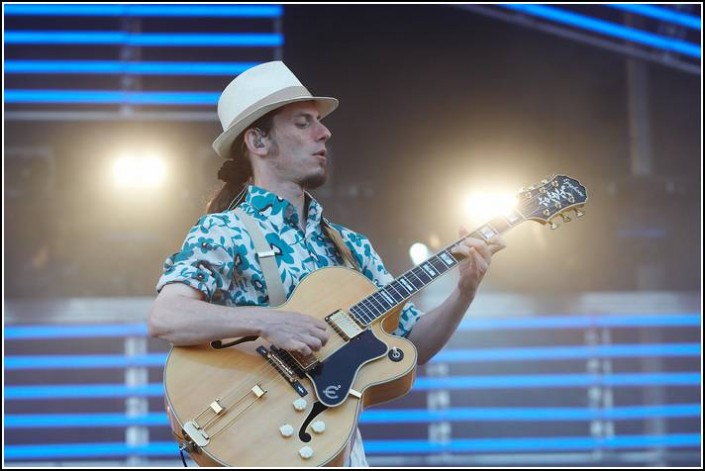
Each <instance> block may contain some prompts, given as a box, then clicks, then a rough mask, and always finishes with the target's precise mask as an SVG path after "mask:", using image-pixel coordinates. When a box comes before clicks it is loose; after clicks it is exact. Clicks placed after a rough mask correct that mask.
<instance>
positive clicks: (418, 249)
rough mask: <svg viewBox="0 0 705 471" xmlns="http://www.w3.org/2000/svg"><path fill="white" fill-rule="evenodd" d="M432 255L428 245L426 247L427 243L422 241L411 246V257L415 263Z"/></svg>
mask: <svg viewBox="0 0 705 471" xmlns="http://www.w3.org/2000/svg"><path fill="white" fill-rule="evenodd" d="M430 255H431V252H430V251H429V250H428V247H426V244H422V243H421V242H416V243H415V244H413V245H412V246H411V247H410V248H409V257H411V261H412V262H413V263H414V265H418V264H419V263H421V262H423V261H424V260H426V259H427V258H428V257H429V256H430Z"/></svg>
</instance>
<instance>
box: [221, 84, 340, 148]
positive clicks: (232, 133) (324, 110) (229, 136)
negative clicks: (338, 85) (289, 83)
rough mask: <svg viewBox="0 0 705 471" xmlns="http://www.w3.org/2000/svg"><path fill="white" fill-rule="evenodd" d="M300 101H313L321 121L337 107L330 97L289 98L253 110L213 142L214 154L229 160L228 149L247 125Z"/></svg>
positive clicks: (336, 101)
mask: <svg viewBox="0 0 705 471" xmlns="http://www.w3.org/2000/svg"><path fill="white" fill-rule="evenodd" d="M300 101H313V102H314V103H315V105H316V108H318V112H319V113H320V115H321V119H323V118H324V117H326V116H327V115H329V114H330V113H331V112H332V111H333V110H335V109H336V108H337V107H338V100H337V99H335V98H330V97H311V96H305V97H298V98H289V99H287V100H282V101H278V102H276V103H269V104H268V105H266V106H263V107H261V108H258V109H256V110H253V111H252V113H250V114H249V115H248V116H246V117H244V118H242V119H240V120H239V121H238V122H237V123H235V124H234V125H233V126H230V127H229V128H228V129H226V130H225V131H223V133H222V134H221V135H220V136H218V137H217V138H216V140H215V141H213V149H214V150H215V152H216V153H217V154H218V155H219V156H221V157H222V158H224V159H228V158H230V147H231V146H232V145H233V142H235V139H237V137H238V136H239V135H240V133H242V132H243V131H244V130H245V129H247V127H248V126H249V125H251V124H252V123H254V122H255V121H257V120H258V119H260V118H261V117H262V116H264V115H266V114H267V113H269V112H270V111H273V110H276V109H277V108H281V107H282V106H285V105H288V104H289V103H297V102H300Z"/></svg>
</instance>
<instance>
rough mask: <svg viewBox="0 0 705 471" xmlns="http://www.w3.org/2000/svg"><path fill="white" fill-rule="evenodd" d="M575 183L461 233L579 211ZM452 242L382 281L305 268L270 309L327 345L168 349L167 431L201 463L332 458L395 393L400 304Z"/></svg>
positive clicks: (449, 264) (435, 271)
mask: <svg viewBox="0 0 705 471" xmlns="http://www.w3.org/2000/svg"><path fill="white" fill-rule="evenodd" d="M586 202H587V192H586V190H585V188H584V187H583V186H582V185H581V184H580V183H579V182H578V181H577V180H575V179H573V178H570V177H566V176H555V177H553V178H552V179H550V180H544V181H542V182H541V184H540V185H537V186H535V187H529V188H528V189H524V190H522V191H521V192H520V193H519V194H518V205H517V208H516V209H515V210H513V211H512V212H511V213H509V214H508V215H505V216H502V217H498V218H495V219H493V220H492V221H490V222H488V223H487V224H485V225H483V226H481V227H480V228H478V229H477V230H476V231H474V232H472V233H471V234H469V235H468V236H466V237H476V238H482V239H485V240H488V239H490V238H491V237H493V236H494V235H496V234H500V233H503V232H505V231H507V230H508V229H510V228H512V227H514V226H516V225H518V224H519V223H521V222H523V221H528V220H534V221H538V222H540V223H543V224H548V223H550V224H551V226H552V227H554V228H555V222H554V220H555V218H556V217H557V216H561V217H563V218H564V220H568V218H569V216H568V214H567V213H568V212H569V211H574V212H575V213H576V214H577V215H578V216H581V215H582V212H581V211H580V208H581V207H582V206H583V205H584V204H585V203H586ZM461 241H462V239H461V240H459V241H456V242H455V243H454V244H452V245H450V246H449V247H447V248H446V249H444V250H442V251H440V252H439V253H437V254H436V255H434V256H433V257H431V258H429V259H428V260H426V261H425V262H423V263H421V264H419V265H418V266H416V267H414V268H413V269H411V270H409V271H407V272H406V273H404V274H403V275H401V276H399V277H398V278H396V279H395V280H394V281H392V282H391V283H389V284H388V285H386V286H385V287H384V288H382V289H378V288H377V287H376V286H375V285H374V284H373V283H372V282H371V281H370V280H368V279H367V278H365V277H364V276H362V275H361V274H360V273H358V272H356V271H354V270H351V269H348V268H344V267H331V268H323V269H320V270H317V271H315V272H313V273H311V274H310V275H308V276H307V277H305V278H304V279H303V280H301V282H300V283H299V285H298V286H297V287H296V289H295V290H294V292H293V293H292V295H291V297H290V298H289V300H288V301H287V302H286V303H284V304H283V305H281V306H279V307H277V308H273V309H277V310H285V311H296V312H302V313H305V314H309V315H311V316H314V317H317V318H319V319H323V320H324V321H325V322H326V323H327V324H328V325H329V326H330V327H331V331H332V332H331V337H330V339H329V341H328V343H327V344H326V345H325V347H323V348H322V349H321V350H319V351H318V352H315V354H312V355H309V356H303V355H301V354H298V353H296V352H287V351H285V350H281V349H279V348H277V346H276V345H269V344H267V343H266V342H263V341H262V339H257V340H254V341H249V342H246V343H240V344H238V345H236V346H232V347H229V348H225V349H214V348H212V347H210V346H197V347H174V348H172V349H171V352H170V353H169V356H168V358H167V361H166V367H165V371H164V387H165V393H166V397H165V400H166V407H167V413H168V415H169V420H170V424H171V429H172V431H173V433H174V435H175V436H176V439H177V441H178V442H179V443H180V445H181V448H182V450H186V451H188V452H189V453H190V455H191V457H192V458H193V460H194V461H195V462H196V463H198V464H200V465H202V466H244V467H256V466H286V467H290V466H342V465H343V464H344V462H345V460H346V458H347V456H348V454H349V452H350V443H351V440H352V438H353V437H354V433H355V428H356V426H357V422H358V417H359V415H360V412H361V411H362V410H363V409H365V408H366V407H368V406H371V405H374V404H378V403H381V402H385V401H389V400H391V399H395V398H398V397H400V396H402V395H404V394H406V393H407V392H408V391H409V390H410V389H411V386H412V384H413V381H414V377H415V370H416V349H415V348H414V346H413V344H412V343H411V342H410V341H408V340H406V339H404V338H401V337H396V336H393V335H391V334H390V332H392V331H394V329H395V328H396V326H397V324H398V322H399V314H400V312H401V308H402V306H403V305H404V304H405V302H406V301H407V300H408V299H409V298H410V297H411V296H413V295H414V294H416V293H418V292H419V291H420V290H421V289H423V288H424V287H426V286H427V285H428V284H430V283H431V282H432V281H434V280H435V279H437V278H438V277H440V276H441V275H443V274H444V273H446V272H448V271H449V270H450V269H452V268H453V267H455V266H456V265H457V264H458V263H459V262H460V259H459V258H458V257H457V256H454V255H453V254H452V253H451V249H452V248H453V247H454V245H456V244H458V243H460V242H461Z"/></svg>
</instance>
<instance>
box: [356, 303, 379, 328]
mask: <svg viewBox="0 0 705 471" xmlns="http://www.w3.org/2000/svg"><path fill="white" fill-rule="evenodd" d="M353 310H354V311H355V314H356V315H357V317H358V319H359V320H361V321H362V323H363V324H369V323H370V322H372V321H373V320H375V316H370V315H369V312H367V309H366V308H365V306H364V305H363V304H362V303H358V304H356V305H355V306H353V308H352V309H351V311H353Z"/></svg>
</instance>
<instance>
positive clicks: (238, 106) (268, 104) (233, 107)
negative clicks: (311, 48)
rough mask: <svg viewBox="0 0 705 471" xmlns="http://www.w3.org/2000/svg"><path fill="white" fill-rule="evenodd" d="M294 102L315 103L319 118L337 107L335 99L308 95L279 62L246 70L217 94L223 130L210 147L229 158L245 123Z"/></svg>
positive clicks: (249, 122)
mask: <svg viewBox="0 0 705 471" xmlns="http://www.w3.org/2000/svg"><path fill="white" fill-rule="evenodd" d="M297 101H313V102H315V103H316V106H317V108H318V112H319V113H320V114H321V118H323V117H324V116H326V115H327V114H329V113H330V112H331V111H333V110H334V109H336V108H337V107H338V100H336V99H335V98H329V97H315V96H312V95H311V92H309V91H308V90H307V89H306V87H304V86H303V85H302V84H301V82H300V81H299V79H297V78H296V76H295V75H294V74H293V72H291V70H289V69H288V68H287V66H286V65H284V63H283V62H281V61H274V62H265V63H264V64H260V65H257V66H255V67H252V68H251V69H247V70H246V71H244V72H243V73H241V74H240V75H238V76H237V77H236V78H235V79H234V80H233V81H232V82H230V84H229V85H228V86H227V87H225V90H223V94H222V95H220V99H219V100H218V118H220V124H222V125H223V133H222V134H221V135H220V136H218V138H217V139H216V140H215V141H214V142H213V149H215V151H216V152H217V153H218V155H220V156H221V157H223V158H226V159H227V158H229V157H230V147H231V146H232V144H233V142H234V141H235V139H237V136H239V135H240V133H241V132H242V131H244V130H245V129H246V128H247V127H248V126H249V125H251V124H252V123H254V122H255V121H257V120H258V119H259V118H261V117H262V116H264V115H265V114H267V113H269V112H270V111H272V110H275V109H277V108H280V107H282V106H284V105H286V104H289V103H294V102H297Z"/></svg>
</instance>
